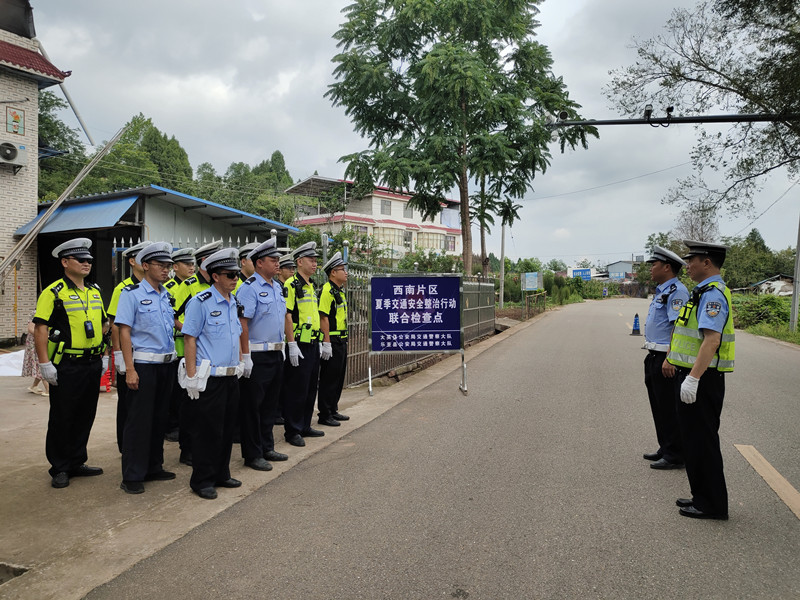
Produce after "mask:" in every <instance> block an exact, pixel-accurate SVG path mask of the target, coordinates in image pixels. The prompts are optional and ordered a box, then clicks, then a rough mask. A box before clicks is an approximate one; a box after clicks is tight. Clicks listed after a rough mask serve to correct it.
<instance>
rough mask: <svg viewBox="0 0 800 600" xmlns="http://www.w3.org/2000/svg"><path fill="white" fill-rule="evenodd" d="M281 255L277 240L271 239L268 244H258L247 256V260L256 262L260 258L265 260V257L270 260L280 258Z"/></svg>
mask: <svg viewBox="0 0 800 600" xmlns="http://www.w3.org/2000/svg"><path fill="white" fill-rule="evenodd" d="M280 255H281V252H280V250H278V242H277V240H275V238H270V239H268V240H267V241H266V242H263V243H261V244H258V245H257V246H256V247H255V248H253V249H252V250H251V251H250V253H249V254H248V255H247V258H249V259H250V260H252V261H253V262H256V261H257V260H258V259H259V258H264V257H265V256H266V257H268V258H279V257H280Z"/></svg>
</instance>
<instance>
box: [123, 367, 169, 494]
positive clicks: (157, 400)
mask: <svg viewBox="0 0 800 600" xmlns="http://www.w3.org/2000/svg"><path fill="white" fill-rule="evenodd" d="M174 371H175V367H174V366H173V364H170V363H166V364H148V363H136V372H137V373H138V374H139V389H138V390H131V389H128V393H127V397H126V402H127V411H126V413H127V416H126V419H125V429H124V431H123V435H122V479H124V480H125V481H143V480H144V478H145V475H148V474H150V473H157V472H159V471H161V470H163V466H164V434H165V433H166V430H167V418H168V415H169V398H170V397H171V395H172V386H173V385H174V381H175V374H174Z"/></svg>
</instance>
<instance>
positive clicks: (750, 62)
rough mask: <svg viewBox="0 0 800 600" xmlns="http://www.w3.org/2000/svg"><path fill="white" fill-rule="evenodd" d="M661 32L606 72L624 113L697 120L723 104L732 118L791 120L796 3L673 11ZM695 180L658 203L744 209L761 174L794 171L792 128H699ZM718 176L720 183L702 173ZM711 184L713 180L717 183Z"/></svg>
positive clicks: (709, 4)
mask: <svg viewBox="0 0 800 600" xmlns="http://www.w3.org/2000/svg"><path fill="white" fill-rule="evenodd" d="M665 29H666V33H665V34H664V35H663V36H657V37H655V38H654V39H650V40H634V46H635V48H636V51H637V54H638V57H637V61H636V63H635V64H634V65H632V66H629V67H627V68H624V69H620V70H617V71H613V72H612V75H613V79H612V82H611V84H610V85H609V87H608V89H607V95H608V96H609V98H610V99H612V100H613V101H615V102H616V104H617V105H618V106H619V107H620V108H621V109H622V110H623V111H624V112H626V113H627V114H631V115H640V114H641V113H642V110H643V108H644V106H645V104H653V105H656V106H664V107H666V106H670V105H674V106H675V107H676V114H681V115H697V114H704V113H707V112H709V111H711V110H715V109H716V110H718V109H719V108H720V107H722V108H723V109H725V110H728V111H730V110H734V111H737V112H739V113H743V114H744V113H777V114H781V113H783V114H789V113H795V114H796V113H800V5H798V3H797V2H796V1H794V0H771V1H770V2H763V1H758V0H706V1H703V2H700V3H698V5H697V7H696V8H695V9H692V10H686V9H676V10H675V11H674V12H673V13H672V18H671V19H670V20H669V21H668V23H667V25H666V27H665ZM692 162H693V164H694V171H695V172H694V173H693V174H692V175H691V176H689V177H688V178H686V179H684V180H682V181H680V182H678V184H677V185H676V186H675V187H674V188H673V189H672V190H670V192H669V193H668V195H667V197H666V200H667V201H668V202H679V203H686V204H692V203H693V202H694V201H695V200H696V198H697V197H698V196H703V197H705V198H706V199H708V200H709V201H711V202H712V203H713V205H714V206H718V207H722V206H724V207H725V208H726V209H728V210H730V211H732V212H736V211H739V210H742V209H744V210H747V209H749V208H751V207H752V197H753V194H754V193H755V192H756V191H757V190H759V189H760V186H761V185H762V183H763V181H764V176H765V175H766V174H768V173H770V172H772V171H773V170H775V169H778V168H781V167H783V168H785V169H786V170H787V171H788V173H789V176H790V178H791V179H795V178H796V177H797V175H798V174H799V173H800V122H798V121H789V120H787V121H781V122H776V123H771V124H767V125H764V124H759V123H739V124H736V125H734V126H733V127H732V128H731V129H730V130H729V131H728V133H727V134H724V135H723V134H719V135H718V134H715V133H709V132H707V131H705V130H699V137H698V140H697V144H696V147H695V149H694V151H693V153H692ZM709 171H710V172H711V173H716V172H717V171H722V172H723V175H724V176H723V177H722V178H721V181H722V182H721V183H719V182H718V181H712V182H710V183H709V182H708V181H707V177H706V173H708V172H709ZM717 179H720V178H719V177H717Z"/></svg>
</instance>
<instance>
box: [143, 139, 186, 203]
mask: <svg viewBox="0 0 800 600" xmlns="http://www.w3.org/2000/svg"><path fill="white" fill-rule="evenodd" d="M141 147H142V149H143V150H144V151H145V152H147V154H148V155H149V156H150V160H151V161H152V163H153V164H154V165H155V166H156V168H157V169H158V174H159V177H160V181H161V183H162V184H163V185H164V186H166V187H168V188H170V189H173V190H175V191H178V192H183V193H184V194H194V193H195V192H196V189H195V185H194V181H193V179H192V165H191V164H190V163H189V155H188V154H187V153H186V150H184V149H183V147H182V146H181V145H180V142H178V140H176V139H175V136H172V137H168V136H167V134H166V133H162V132H161V131H159V130H158V128H157V127H155V126H152V127H150V128H147V129H145V131H144V132H143V133H142V140H141Z"/></svg>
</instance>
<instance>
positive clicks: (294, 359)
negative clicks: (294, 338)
mask: <svg viewBox="0 0 800 600" xmlns="http://www.w3.org/2000/svg"><path fill="white" fill-rule="evenodd" d="M301 358H305V356H303V353H302V352H300V347H299V346H298V345H297V342H289V362H290V363H291V364H292V366H293V367H296V366H297V365H299V364H300V359H301Z"/></svg>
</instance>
